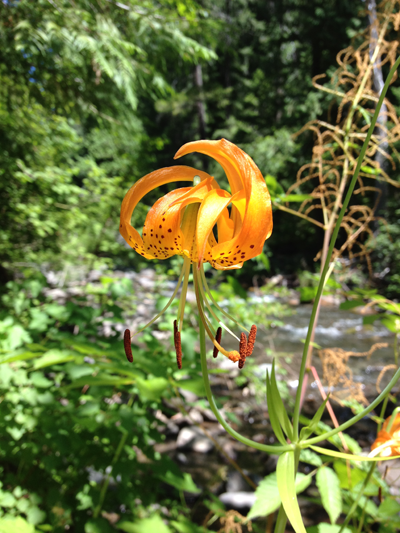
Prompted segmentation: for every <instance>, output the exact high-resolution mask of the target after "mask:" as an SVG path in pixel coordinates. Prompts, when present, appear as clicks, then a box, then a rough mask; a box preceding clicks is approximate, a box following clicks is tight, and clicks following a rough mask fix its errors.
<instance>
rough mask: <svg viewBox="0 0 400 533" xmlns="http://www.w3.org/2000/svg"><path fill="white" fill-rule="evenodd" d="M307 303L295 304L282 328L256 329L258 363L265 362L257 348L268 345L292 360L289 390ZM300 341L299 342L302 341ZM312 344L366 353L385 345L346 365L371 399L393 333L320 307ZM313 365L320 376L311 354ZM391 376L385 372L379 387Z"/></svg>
mask: <svg viewBox="0 0 400 533" xmlns="http://www.w3.org/2000/svg"><path fill="white" fill-rule="evenodd" d="M311 310H312V306H311V304H302V305H298V306H296V308H295V312H294V314H293V315H291V316H289V317H285V318H284V319H283V322H284V325H283V326H282V327H278V328H276V329H274V331H273V332H272V333H271V332H266V331H263V330H262V329H260V332H259V335H258V339H257V341H258V347H259V349H258V351H257V352H256V351H255V355H256V357H257V359H258V361H259V362H260V363H263V362H264V363H265V362H266V360H265V350H264V349H263V348H261V346H270V347H271V348H272V350H273V351H274V352H275V353H277V354H280V353H289V354H293V355H294V357H293V358H292V361H291V363H290V365H289V370H290V376H289V378H288V379H289V380H291V385H292V387H295V386H296V375H297V374H298V369H299V365H300V357H301V353H302V350H303V342H304V339H305V338H306V335H307V329H308V323H309V320H310V316H311ZM302 341H303V342H302ZM314 341H315V343H316V344H318V345H319V346H321V348H341V349H343V350H345V351H352V352H358V353H361V352H368V351H369V350H370V348H371V346H372V345H373V344H375V343H387V344H388V346H387V347H386V348H380V349H378V350H376V351H375V352H374V353H373V354H372V355H371V357H370V358H369V359H367V358H366V357H350V358H349V361H348V366H349V367H350V368H351V370H352V372H353V379H354V381H359V382H361V383H362V384H363V385H364V386H365V391H364V394H366V395H367V396H370V395H372V396H375V395H376V389H375V383H376V380H377V378H378V375H379V373H380V371H381V370H382V368H383V367H384V366H385V365H388V364H391V363H393V334H392V333H390V332H389V331H388V330H387V329H386V328H385V327H384V326H383V325H382V324H381V323H380V322H379V321H375V323H374V325H366V326H364V325H363V317H362V315H359V314H355V313H354V312H351V311H344V310H341V309H339V307H337V306H327V307H321V311H320V315H319V320H318V326H317V329H316V334H315V339H314ZM313 362H314V365H315V367H316V368H317V371H318V373H319V375H320V376H321V377H322V368H321V362H320V360H319V357H318V356H317V355H315V357H314V360H313ZM390 377H391V372H388V373H387V379H385V378H384V380H383V381H382V385H386V383H387V382H388V380H389V379H390Z"/></svg>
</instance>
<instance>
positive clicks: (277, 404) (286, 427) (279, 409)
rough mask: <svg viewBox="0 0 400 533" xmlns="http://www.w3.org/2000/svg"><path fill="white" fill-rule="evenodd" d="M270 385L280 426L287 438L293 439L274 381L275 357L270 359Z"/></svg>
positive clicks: (289, 423) (290, 425)
mask: <svg viewBox="0 0 400 533" xmlns="http://www.w3.org/2000/svg"><path fill="white" fill-rule="evenodd" d="M270 385H271V396H272V400H273V402H274V408H275V411H276V414H277V417H278V420H279V422H280V425H281V426H282V429H283V431H284V432H285V433H286V435H287V436H288V437H289V439H290V440H293V427H292V424H291V422H290V420H289V417H288V414H287V411H286V408H285V405H284V403H283V401H282V398H281V395H280V393H279V389H278V385H277V383H276V375H275V359H274V360H273V361H272V370H271V377H270Z"/></svg>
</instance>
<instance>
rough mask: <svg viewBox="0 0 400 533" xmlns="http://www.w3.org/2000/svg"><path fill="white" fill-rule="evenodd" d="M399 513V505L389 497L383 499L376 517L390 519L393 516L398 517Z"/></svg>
mask: <svg viewBox="0 0 400 533" xmlns="http://www.w3.org/2000/svg"><path fill="white" fill-rule="evenodd" d="M399 513H400V503H398V502H397V501H396V500H395V499H392V498H390V497H387V498H385V499H384V500H383V502H382V503H381V504H380V506H379V508H378V515H379V517H380V518H381V517H382V518H383V519H385V518H392V517H393V516H395V515H398V514H399Z"/></svg>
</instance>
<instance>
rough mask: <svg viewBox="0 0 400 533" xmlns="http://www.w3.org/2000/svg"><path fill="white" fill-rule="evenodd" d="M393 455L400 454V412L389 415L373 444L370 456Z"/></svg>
mask: <svg viewBox="0 0 400 533" xmlns="http://www.w3.org/2000/svg"><path fill="white" fill-rule="evenodd" d="M376 455H380V456H381V457H393V456H397V455H400V413H397V414H395V416H394V418H393V416H389V417H388V418H387V419H386V420H385V422H384V423H383V426H382V429H381V430H380V431H379V432H378V435H377V438H376V440H375V441H374V443H373V444H372V446H371V453H370V454H369V457H375V456H376Z"/></svg>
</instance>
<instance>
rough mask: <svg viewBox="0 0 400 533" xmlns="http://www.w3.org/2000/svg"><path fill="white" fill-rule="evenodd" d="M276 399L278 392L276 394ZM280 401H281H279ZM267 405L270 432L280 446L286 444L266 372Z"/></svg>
mask: <svg viewBox="0 0 400 533" xmlns="http://www.w3.org/2000/svg"><path fill="white" fill-rule="evenodd" d="M278 397H279V398H280V396H279V392H278ZM281 401H282V400H281ZM267 403H268V414H269V419H270V422H271V426H272V430H273V432H274V434H275V437H276V438H277V439H278V440H279V442H280V443H281V444H284V445H285V444H287V442H286V439H285V436H284V434H283V432H282V428H281V425H280V423H279V418H278V415H277V412H276V404H277V403H278V401H277V398H276V396H275V395H274V394H273V393H272V390H271V382H270V379H269V374H268V372H267Z"/></svg>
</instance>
